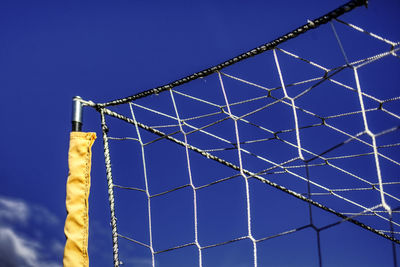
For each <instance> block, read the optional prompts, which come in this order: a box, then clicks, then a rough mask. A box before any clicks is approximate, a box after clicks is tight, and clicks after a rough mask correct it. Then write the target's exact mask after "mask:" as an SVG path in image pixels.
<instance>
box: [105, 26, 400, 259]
mask: <svg viewBox="0 0 400 267" xmlns="http://www.w3.org/2000/svg"><path fill="white" fill-rule="evenodd" d="M313 34H314V33H313ZM398 51H399V43H398V42H394V41H390V40H387V39H385V38H383V37H380V36H378V35H375V34H372V33H369V32H367V31H365V30H363V29H361V28H359V27H357V26H354V25H352V24H350V23H347V22H344V21H342V20H335V21H333V22H331V23H329V24H327V25H324V26H322V27H321V28H319V29H318V30H316V33H315V34H314V35H312V34H309V35H307V34H305V35H302V36H299V37H298V38H295V39H293V40H291V41H290V42H287V43H285V44H282V45H281V46H279V47H276V48H275V49H273V50H272V51H268V52H266V53H263V54H260V55H258V56H256V57H253V58H250V59H247V60H246V61H242V62H239V63H237V64H234V65H232V66H230V67H227V68H225V69H224V70H222V71H217V72H215V73H214V74H212V75H210V76H207V77H206V78H202V79H197V80H195V81H192V82H190V83H188V84H185V85H182V86H179V87H176V88H173V89H172V90H169V91H167V92H163V93H161V94H159V95H152V96H149V97H145V98H141V99H138V100H135V101H132V102H129V103H126V104H123V105H120V106H114V107H112V108H110V109H106V108H102V114H103V123H104V126H105V127H104V129H107V130H108V131H105V137H106V139H105V142H106V144H107V146H108V145H109V146H110V152H109V156H110V157H111V163H112V177H113V181H112V182H111V183H110V187H111V188H112V189H113V190H114V195H115V217H116V218H117V219H118V232H116V233H115V235H116V236H117V237H118V241H119V247H118V248H116V247H114V249H118V252H119V259H120V260H121V261H122V262H123V263H125V264H126V265H128V266H131V265H134V266H287V265H291V266H292V265H296V266H322V264H324V265H325V264H327V265H329V264H335V265H337V266H342V265H343V266H344V265H346V266H349V265H354V264H359V265H363V264H371V266H378V264H382V263H385V264H393V262H394V264H395V265H396V264H397V262H396V250H398V249H399V245H398V244H399V242H400V241H399V240H400V214H399V212H400V196H399V188H400V177H399V173H400V153H399V145H400V138H399V127H400V120H399V119H400V105H399V101H400V97H399V94H398V86H399V84H400V83H399V75H398V70H399V63H400V61H399V56H398V54H397V53H398ZM106 115H107V116H106ZM126 122H128V123H126ZM107 153H108V152H107ZM109 172H110V175H111V169H109ZM113 201H114V200H112V202H113ZM113 212H114V211H113ZM113 216H114V215H113ZM378 255H379V256H378ZM375 263H376V264H377V265H374V264H375ZM385 264H384V265H385Z"/></svg>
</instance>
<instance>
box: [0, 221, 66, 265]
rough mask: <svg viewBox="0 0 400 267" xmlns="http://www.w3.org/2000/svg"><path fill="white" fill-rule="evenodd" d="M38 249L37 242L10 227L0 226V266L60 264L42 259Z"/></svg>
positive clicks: (39, 247)
mask: <svg viewBox="0 0 400 267" xmlns="http://www.w3.org/2000/svg"><path fill="white" fill-rule="evenodd" d="M40 249H41V246H40V244H39V243H37V242H35V241H32V240H29V239H27V238H23V237H21V236H20V235H18V234H17V233H16V232H15V231H14V230H13V229H12V228H9V227H0V266H9V267H14V266H15V267H17V266H20V267H35V266H43V267H59V266H61V264H57V263H55V262H51V261H45V260H42V259H41V256H40V255H41V253H40V251H39V250H40Z"/></svg>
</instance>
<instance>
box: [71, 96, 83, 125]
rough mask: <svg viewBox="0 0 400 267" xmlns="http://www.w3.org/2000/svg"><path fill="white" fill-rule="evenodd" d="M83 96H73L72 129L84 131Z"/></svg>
mask: <svg viewBox="0 0 400 267" xmlns="http://www.w3.org/2000/svg"><path fill="white" fill-rule="evenodd" d="M81 100H82V98H81V97H80V96H74V97H73V98H72V120H71V122H72V131H73V132H80V131H82V112H83V110H82V102H81Z"/></svg>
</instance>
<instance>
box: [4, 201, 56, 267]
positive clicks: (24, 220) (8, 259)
mask: <svg viewBox="0 0 400 267" xmlns="http://www.w3.org/2000/svg"><path fill="white" fill-rule="evenodd" d="M58 224H59V219H58V218H57V217H56V216H55V215H54V214H52V213H51V212H50V211H48V210H47V209H46V208H44V207H41V206H37V205H29V204H27V203H26V202H24V201H23V200H19V199H11V198H5V197H2V196H0V266H5V267H14V266H15V267H17V266H18V267H36V266H41V267H60V266H61V263H60V262H56V261H54V260H49V258H50V257H52V258H55V257H54V255H59V257H57V258H60V257H61V255H62V248H63V245H62V244H61V242H59V241H57V240H53V241H50V242H46V245H42V244H41V243H40V239H42V238H40V239H38V238H37V237H36V238H35V239H34V238H32V237H31V236H32V229H35V231H36V232H37V231H39V233H40V235H41V236H48V233H46V230H47V229H48V226H56V225H58ZM35 225H38V226H39V227H36V226H35ZM44 242H45V241H43V243H44Z"/></svg>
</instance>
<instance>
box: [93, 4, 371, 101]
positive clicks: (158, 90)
mask: <svg viewBox="0 0 400 267" xmlns="http://www.w3.org/2000/svg"><path fill="white" fill-rule="evenodd" d="M367 4H368V0H352V1H350V2H348V3H346V4H344V5H342V6H340V7H338V8H336V9H335V10H333V11H331V12H329V13H327V14H325V15H323V16H321V17H319V18H317V19H315V20H313V21H309V22H308V23H307V24H304V25H303V26H300V27H298V28H297V29H295V30H293V31H291V32H289V33H287V34H285V35H283V36H281V37H279V38H277V39H275V40H273V41H271V42H269V43H266V44H263V45H261V46H259V47H256V48H254V49H252V50H250V51H247V52H245V53H243V54H241V55H239V56H236V57H234V58H231V59H229V60H227V61H225V62H223V63H221V64H218V65H216V66H214V67H210V68H208V69H205V70H202V71H199V72H196V73H193V74H192V75H189V76H186V77H184V78H181V79H179V80H176V81H174V82H171V83H169V84H165V85H162V86H158V87H155V88H153V89H149V90H146V91H143V92H140V93H137V94H135V95H132V96H128V97H125V98H121V99H116V100H113V101H110V102H107V103H102V104H97V106H99V107H106V106H115V105H119V104H124V103H127V102H130V101H133V100H136V99H139V98H142V97H145V96H149V95H152V94H158V93H161V92H163V91H166V90H170V89H172V88H173V87H176V86H179V85H182V84H185V83H187V82H190V81H193V80H196V79H198V78H203V77H206V76H208V75H210V74H213V73H215V72H216V71H220V70H222V69H223V68H226V67H228V66H230V65H233V64H235V63H237V62H239V61H242V60H244V59H247V58H249V57H253V56H255V55H258V54H261V53H263V52H265V51H268V50H272V49H274V48H275V47H276V46H278V45H280V44H282V43H284V42H286V41H288V40H290V39H292V38H294V37H296V36H298V35H300V34H303V33H305V32H307V31H308V30H311V29H314V28H317V27H319V26H320V25H323V24H326V23H327V22H329V21H331V20H333V19H335V18H337V17H339V16H341V15H343V14H345V13H347V12H350V11H351V10H353V9H354V8H356V7H359V6H362V5H365V6H367Z"/></svg>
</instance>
